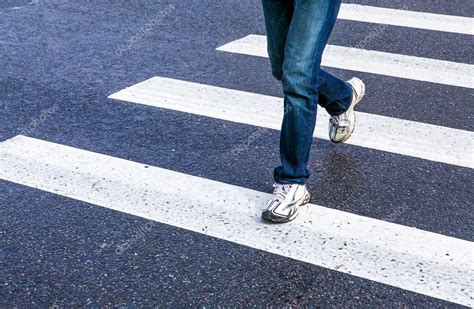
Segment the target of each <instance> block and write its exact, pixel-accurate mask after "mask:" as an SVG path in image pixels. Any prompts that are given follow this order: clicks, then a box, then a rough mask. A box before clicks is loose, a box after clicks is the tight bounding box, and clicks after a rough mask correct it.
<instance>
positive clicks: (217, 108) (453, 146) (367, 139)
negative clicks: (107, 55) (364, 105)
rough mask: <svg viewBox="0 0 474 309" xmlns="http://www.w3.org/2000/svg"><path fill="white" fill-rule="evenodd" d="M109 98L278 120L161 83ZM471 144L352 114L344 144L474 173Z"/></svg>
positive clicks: (266, 108)
mask: <svg viewBox="0 0 474 309" xmlns="http://www.w3.org/2000/svg"><path fill="white" fill-rule="evenodd" d="M109 98H112V99H117V100H122V101H127V102H132V103H139V104H145V105H149V106H154V107H161V108H167V109H172V110H176V111H181V112H186V113H192V114H197V115H202V116H208V117H213V118H218V119H222V120H227V121H233V122H238V123H244V124H248V125H253V126H258V127H264V128H270V129H275V130H279V129H280V128H281V119H282V116H283V107H282V106H283V103H282V99H281V98H277V97H271V96H265V95H260V94H255V93H248V92H243V91H237V90H231V89H225V88H219V87H213V86H208V85H202V84H196V83H191V82H185V81H180V80H174V79H168V78H163V77H154V78H151V79H148V80H146V81H144V82H141V83H139V84H136V85H134V86H131V87H129V88H126V89H124V90H122V91H119V92H117V93H115V94H112V95H111V96H109ZM319 110H320V111H319V113H318V119H317V122H316V130H315V134H314V136H315V137H318V138H322V139H328V119H329V115H328V114H327V113H326V112H325V111H324V110H323V109H321V108H320V109H319ZM242 139H245V138H244V137H242ZM473 141H474V133H473V132H469V131H464V130H458V129H452V128H447V127H442V126H436V125H430V124H425V123H419V122H414V121H408V120H402V119H397V118H390V117H385V116H378V115H373V114H367V113H362V112H358V113H357V128H356V130H355V132H354V134H353V136H352V137H351V138H350V139H349V140H348V141H347V143H348V144H353V145H357V146H362V147H367V148H372V149H377V150H382V151H388V152H392V153H397V154H402V155H407V156H412V157H417V158H422V159H427V160H431V161H437V162H443V163H448V164H454V165H459V166H464V167H470V168H474V160H473V158H472V149H473ZM237 142H239V141H236V143H237ZM240 142H241V141H240Z"/></svg>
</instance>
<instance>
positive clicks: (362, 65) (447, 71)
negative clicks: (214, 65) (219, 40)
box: [217, 35, 474, 88]
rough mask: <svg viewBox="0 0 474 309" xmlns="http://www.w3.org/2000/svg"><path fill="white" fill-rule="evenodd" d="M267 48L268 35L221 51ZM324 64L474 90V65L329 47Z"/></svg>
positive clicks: (253, 52)
mask: <svg viewBox="0 0 474 309" xmlns="http://www.w3.org/2000/svg"><path fill="white" fill-rule="evenodd" d="M266 45H267V40H266V37H265V36H262V35H248V36H246V37H244V38H241V39H239V40H236V41H233V42H230V43H228V44H225V45H223V46H220V47H219V48H217V50H219V51H225V52H230V53H238V54H243V55H250V56H258V57H268V54H267V48H266ZM322 65H323V66H327V67H332V68H339V69H345V70H351V71H357V72H365V73H373V74H378V75H385V76H391V77H398V78H405V79H411V80H419V81H423V82H430V83H437V84H443V85H450V86H458V87H466V88H474V81H473V78H472V76H474V65H471V64H465V63H457V62H452V61H446V60H436V59H428V58H422V57H415V56H408V55H400V54H391V53H387V52H380V51H374V50H366V49H360V48H354V47H345V46H334V45H328V46H326V49H325V51H324V54H323V59H322Z"/></svg>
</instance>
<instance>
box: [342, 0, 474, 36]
mask: <svg viewBox="0 0 474 309" xmlns="http://www.w3.org/2000/svg"><path fill="white" fill-rule="evenodd" d="M338 18H339V19H346V20H353V21H361V22H367V23H375V24H383V25H392V26H402V27H409V28H418V29H425V30H433V31H443V32H453V33H461V34H470V35H473V34H474V29H473V20H474V19H473V18H470V17H463V16H453V15H441V14H433V13H425V12H416V11H407V10H397V9H388V8H381V7H375V6H367V5H360V4H346V3H343V4H342V5H341V9H340V11H339V16H338Z"/></svg>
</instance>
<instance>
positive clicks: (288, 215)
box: [262, 183, 311, 223]
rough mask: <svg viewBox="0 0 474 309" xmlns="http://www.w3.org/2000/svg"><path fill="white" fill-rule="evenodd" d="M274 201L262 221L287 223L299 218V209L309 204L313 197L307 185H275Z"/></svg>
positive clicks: (266, 210)
mask: <svg viewBox="0 0 474 309" xmlns="http://www.w3.org/2000/svg"><path fill="white" fill-rule="evenodd" d="M273 187H274V188H275V189H274V190H273V196H272V199H271V200H270V201H269V202H268V204H267V208H266V209H265V210H264V211H263V212H262V219H264V220H267V221H270V222H275V223H285V222H289V221H291V220H293V219H295V218H296V217H297V216H298V208H299V207H300V206H303V205H305V204H307V203H309V200H310V198H311V195H310V194H309V192H308V190H307V189H306V186H305V185H299V184H288V185H283V184H279V183H276V184H274V185H273Z"/></svg>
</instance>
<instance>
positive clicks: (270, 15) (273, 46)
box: [262, 0, 352, 184]
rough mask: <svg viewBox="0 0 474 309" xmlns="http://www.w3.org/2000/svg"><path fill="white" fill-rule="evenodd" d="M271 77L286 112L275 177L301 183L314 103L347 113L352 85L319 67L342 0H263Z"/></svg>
mask: <svg viewBox="0 0 474 309" xmlns="http://www.w3.org/2000/svg"><path fill="white" fill-rule="evenodd" d="M262 4H263V11H264V16H265V26H266V29H267V40H268V46H267V47H268V54H269V56H270V62H271V66H272V73H273V76H274V77H275V78H276V79H278V80H281V82H282V86H283V93H284V111H285V113H284V117H283V124H282V129H281V135H280V159H281V166H279V167H277V168H276V169H275V171H274V178H275V181H276V182H278V183H283V184H293V183H298V184H304V183H305V181H306V179H307V178H308V177H309V176H310V173H309V170H308V168H307V164H308V160H309V153H310V149H311V143H312V141H313V131H314V128H315V123H316V112H317V105H318V104H319V105H320V106H321V107H323V108H325V109H326V110H327V111H328V112H329V114H331V115H338V114H341V113H343V112H345V111H346V110H347V109H348V108H349V105H350V102H351V97H352V88H351V86H350V85H349V84H348V83H347V82H345V81H343V80H341V79H339V78H337V77H335V76H333V75H331V74H330V73H328V72H326V71H324V70H322V69H321V67H320V65H321V57H322V54H323V51H324V48H325V46H326V44H327V41H328V38H329V35H330V34H331V31H332V29H333V26H334V24H335V22H336V19H337V14H338V12H339V7H340V5H341V1H340V0H262Z"/></svg>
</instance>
